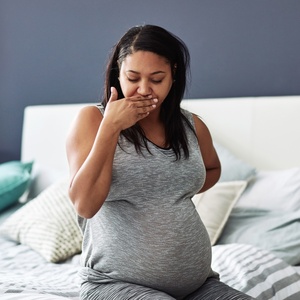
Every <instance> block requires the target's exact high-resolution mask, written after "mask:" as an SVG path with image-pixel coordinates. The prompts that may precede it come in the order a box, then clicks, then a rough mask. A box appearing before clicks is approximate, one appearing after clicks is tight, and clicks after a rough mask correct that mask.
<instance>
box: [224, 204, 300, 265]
mask: <svg viewBox="0 0 300 300" xmlns="http://www.w3.org/2000/svg"><path fill="white" fill-rule="evenodd" d="M299 220H300V210H296V211H289V212H284V213H283V212H282V211H281V210H266V209H261V208H253V207H234V208H233V210H232V212H231V214H230V217H229V218H228V221H227V223H226V226H225V228H224V230H223V232H222V235H221V236H220V238H219V240H218V244H220V245H221V244H232V243H238V244H250V245H253V246H256V247H260V248H262V249H265V250H268V251H271V252H273V253H274V254H275V255H276V256H277V257H279V258H281V259H282V260H284V261H286V262H287V263H289V264H291V265H298V264H300V251H299V249H300V222H299Z"/></svg>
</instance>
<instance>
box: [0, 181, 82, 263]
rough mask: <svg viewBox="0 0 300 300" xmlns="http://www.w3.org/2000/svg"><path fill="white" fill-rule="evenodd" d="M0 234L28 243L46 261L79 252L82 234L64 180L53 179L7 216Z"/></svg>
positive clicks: (54, 260)
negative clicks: (37, 193) (49, 184)
mask: <svg viewBox="0 0 300 300" xmlns="http://www.w3.org/2000/svg"><path fill="white" fill-rule="evenodd" d="M0 233H1V234H4V235H6V236H8V237H9V238H11V239H13V240H15V241H17V242H19V243H21V244H25V245H28V246H29V247H31V248H32V249H33V250H35V251H37V252H38V253H39V254H41V255H42V256H43V257H44V258H45V259H46V260H47V261H49V262H59V261H63V260H65V259H67V258H69V257H70V256H72V255H74V254H76V253H79V252H80V251H81V243H82V234H81V231H80V229H79V227H78V225H77V221H76V213H75V210H74V208H73V205H72V203H71V201H70V199H69V197H68V182H67V180H63V181H60V182H57V183H55V184H53V185H51V186H50V187H48V188H47V189H45V190H44V191H43V192H42V193H41V194H39V195H38V196H37V197H36V198H35V199H33V200H31V201H30V202H28V203H27V204H26V205H24V206H23V207H22V208H20V209H19V210H17V211H16V212H15V213H14V214H13V215H11V216H10V217H9V218H8V219H7V220H6V221H5V222H4V223H3V224H2V225H1V227H0Z"/></svg>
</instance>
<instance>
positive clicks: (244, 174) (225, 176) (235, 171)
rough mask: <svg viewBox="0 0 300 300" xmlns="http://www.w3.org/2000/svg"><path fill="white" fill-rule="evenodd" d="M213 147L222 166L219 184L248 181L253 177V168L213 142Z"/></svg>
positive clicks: (254, 170)
mask: <svg viewBox="0 0 300 300" xmlns="http://www.w3.org/2000/svg"><path fill="white" fill-rule="evenodd" d="M214 146H215V149H216V151H217V153H218V156H219V159H220V162H221V166H222V172H221V176H220V179H219V182H222V181H236V180H249V179H250V178H252V177H253V176H254V175H255V173H256V169H255V168H254V167H252V166H250V165H249V164H247V163H246V162H244V161H242V160H241V159H239V158H238V157H236V156H235V155H234V154H233V153H232V152H230V151H229V150H228V149H227V148H225V147H224V146H222V145H220V144H219V143H216V142H214Z"/></svg>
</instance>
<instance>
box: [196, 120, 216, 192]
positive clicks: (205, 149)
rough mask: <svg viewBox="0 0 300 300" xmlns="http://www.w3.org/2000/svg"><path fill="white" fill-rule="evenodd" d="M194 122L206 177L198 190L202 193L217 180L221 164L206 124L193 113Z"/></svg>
mask: <svg viewBox="0 0 300 300" xmlns="http://www.w3.org/2000/svg"><path fill="white" fill-rule="evenodd" d="M194 122H195V127H196V133H197V137H198V143H199V147H200V150H201V154H202V158H203V162H204V165H205V169H206V179H205V182H204V185H203V187H202V188H201V190H200V191H199V193H202V192H204V191H206V190H208V189H210V188H211V187H212V186H214V185H215V184H216V183H217V181H218V180H219V178H220V175H221V164H220V160H219V157H218V155H217V152H216V150H215V148H214V146H213V141H212V138H211V135H210V132H209V130H208V128H207V126H206V125H205V123H204V122H203V121H202V120H200V119H199V117H198V116H196V115H194Z"/></svg>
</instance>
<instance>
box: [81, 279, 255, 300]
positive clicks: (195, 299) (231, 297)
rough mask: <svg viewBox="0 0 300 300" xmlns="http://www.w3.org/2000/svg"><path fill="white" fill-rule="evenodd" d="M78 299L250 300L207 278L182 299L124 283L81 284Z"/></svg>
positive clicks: (221, 283)
mask: <svg viewBox="0 0 300 300" xmlns="http://www.w3.org/2000/svg"><path fill="white" fill-rule="evenodd" d="M80 299H82V300H251V299H254V298H252V297H250V296H248V295H246V294H243V293H241V292H239V291H237V290H235V289H233V288H231V287H229V286H228V285H226V284H224V283H223V282H220V281H219V280H218V279H216V278H212V277H211V278H208V279H207V280H206V282H205V283H204V284H203V285H202V286H201V287H200V288H199V289H198V290H196V291H195V292H193V293H192V294H191V295H188V296H187V297H185V298H183V299H176V298H173V297H172V296H170V295H168V294H166V293H164V292H160V291H156V290H153V289H150V288H147V287H143V286H139V285H135V284H130V283H126V282H114V283H102V284H94V283H90V282H85V283H83V284H82V287H81V293H80Z"/></svg>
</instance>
